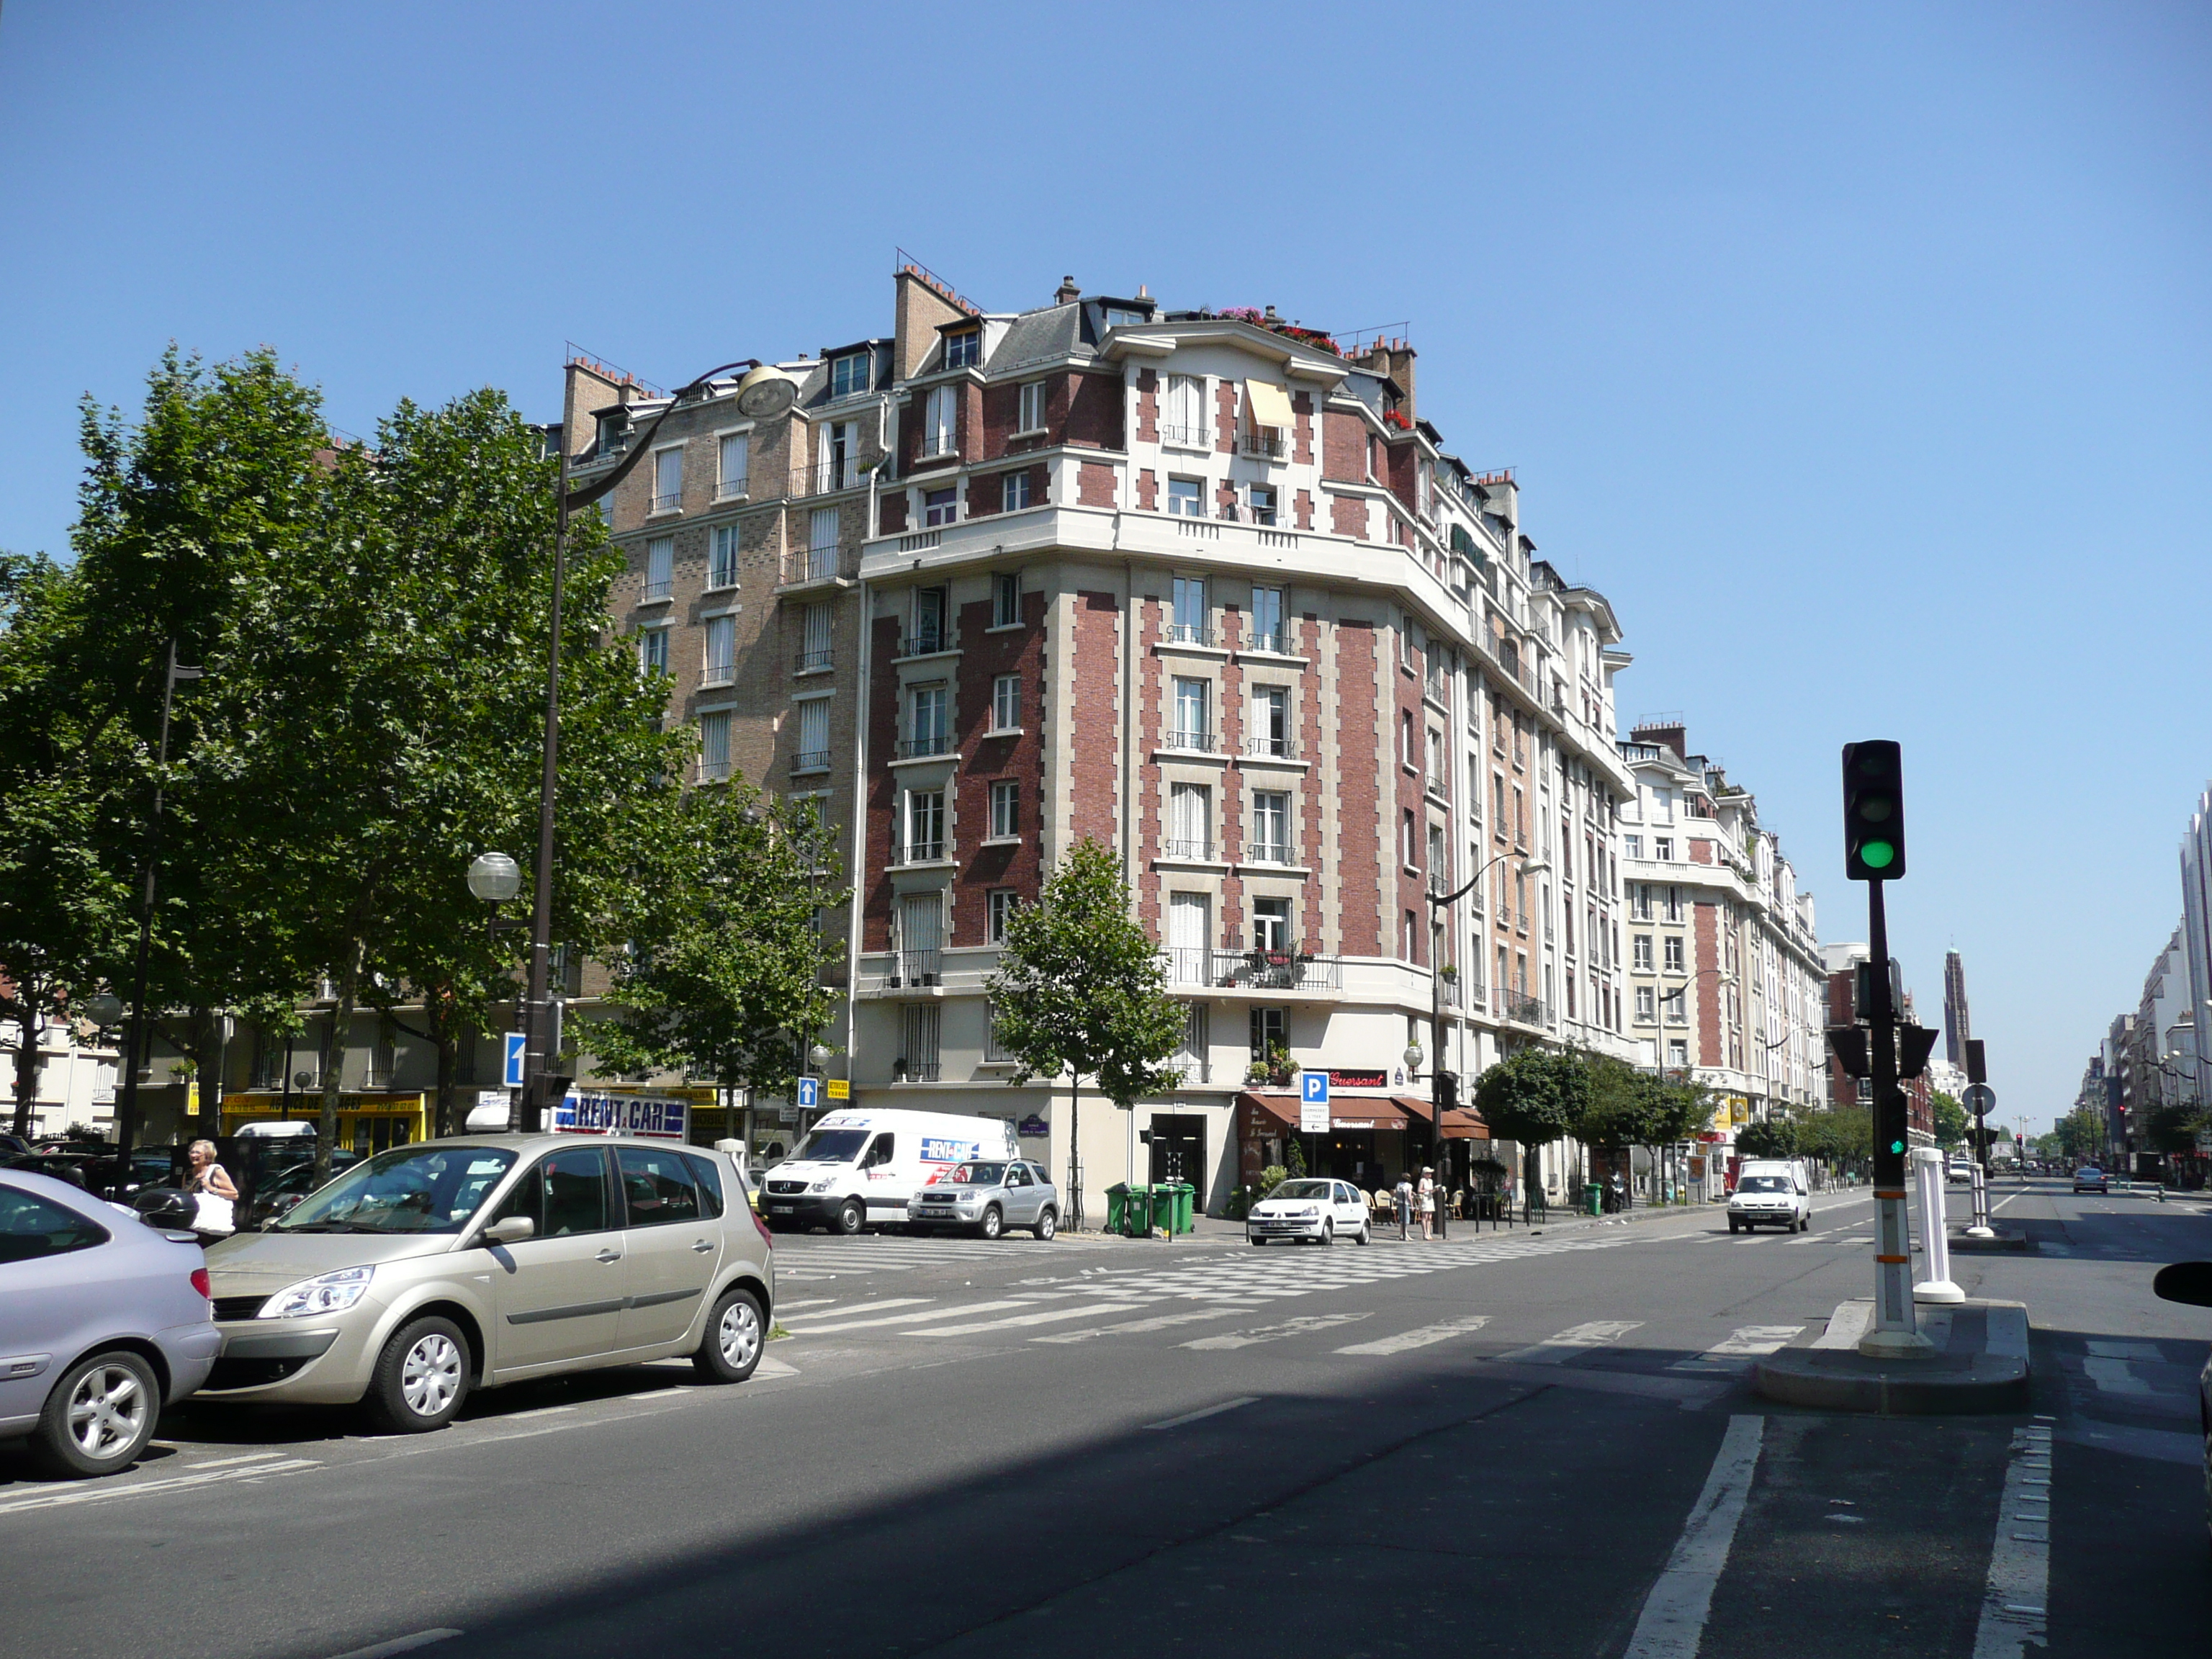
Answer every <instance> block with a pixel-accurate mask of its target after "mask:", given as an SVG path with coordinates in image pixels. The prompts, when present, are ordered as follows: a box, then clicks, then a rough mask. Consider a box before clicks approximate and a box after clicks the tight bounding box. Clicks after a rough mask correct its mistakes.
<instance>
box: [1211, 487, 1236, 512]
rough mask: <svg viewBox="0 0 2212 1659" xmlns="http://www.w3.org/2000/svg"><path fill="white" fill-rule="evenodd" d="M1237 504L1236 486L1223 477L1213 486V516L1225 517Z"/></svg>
mask: <svg viewBox="0 0 2212 1659" xmlns="http://www.w3.org/2000/svg"><path fill="white" fill-rule="evenodd" d="M1236 505H1237V486H1236V485H1235V484H1234V483H1231V481H1230V480H1229V479H1228V478H1226V477H1224V478H1222V479H1220V480H1219V481H1218V482H1217V483H1215V484H1214V486H1213V516H1214V517H1216V518H1217V519H1225V518H1228V517H1230V516H1231V509H1232V508H1234V507H1236Z"/></svg>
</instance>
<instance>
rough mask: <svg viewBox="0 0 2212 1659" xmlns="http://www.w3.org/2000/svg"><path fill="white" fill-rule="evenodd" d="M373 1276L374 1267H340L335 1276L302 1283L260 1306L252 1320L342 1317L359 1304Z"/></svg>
mask: <svg viewBox="0 0 2212 1659" xmlns="http://www.w3.org/2000/svg"><path fill="white" fill-rule="evenodd" d="M375 1272H376V1269H375V1268H374V1267H341V1268H339V1269H338V1271H337V1272H336V1273H322V1274H319V1275H318V1276H317V1277H315V1278H313V1279H301V1281H300V1282H299V1283H298V1284H296V1285H289V1286H288V1287H287V1288H285V1289H283V1290H281V1291H277V1292H276V1295H274V1296H272V1297H270V1298H269V1299H268V1300H267V1301H266V1302H264V1303H263V1304H261V1311H260V1312H259V1313H258V1314H256V1315H254V1317H255V1318H256V1319H307V1318H312V1317H313V1316H316V1315H318V1314H334V1313H342V1312H343V1311H344V1310H346V1309H348V1308H350V1307H351V1306H353V1304H355V1303H356V1302H358V1301H360V1300H361V1298H362V1292H364V1291H367V1290H368V1281H369V1279H370V1278H371V1277H372V1276H373V1275H374V1273H375Z"/></svg>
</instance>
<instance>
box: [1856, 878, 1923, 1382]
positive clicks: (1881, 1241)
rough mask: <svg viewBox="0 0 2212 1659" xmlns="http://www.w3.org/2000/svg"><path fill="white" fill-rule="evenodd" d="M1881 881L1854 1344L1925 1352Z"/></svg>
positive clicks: (1877, 883)
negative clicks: (1870, 1257) (1868, 1159)
mask: <svg viewBox="0 0 2212 1659" xmlns="http://www.w3.org/2000/svg"><path fill="white" fill-rule="evenodd" d="M1881 890H1882V883H1881V878H1879V877H1877V878H1875V879H1873V880H1870V881H1869V882H1868V883H1867V943H1868V945H1869V949H1870V950H1871V951H1872V953H1873V956H1874V971H1873V972H1872V973H1870V974H1869V975H1867V977H1868V979H1869V981H1871V982H1872V984H1873V987H1874V1006H1872V1007H1871V1008H1869V1010H1868V1011H1867V1012H1868V1016H1869V1018H1868V1024H1869V1026H1870V1027H1871V1028H1872V1029H1871V1030H1869V1033H1868V1038H1867V1053H1868V1059H1869V1061H1870V1062H1871V1070H1872V1073H1873V1078H1872V1080H1873V1083H1874V1114H1873V1115H1874V1124H1873V1128H1874V1207H1875V1246H1874V1248H1875V1257H1874V1261H1875V1268H1874V1326H1873V1328H1872V1329H1870V1330H1869V1331H1868V1332H1867V1334H1865V1335H1864V1336H1863V1337H1862V1338H1860V1339H1859V1352H1861V1353H1863V1354H1871V1355H1875V1356H1877V1357H1881V1356H1897V1355H1902V1354H1911V1353H1921V1352H1926V1351H1927V1350H1928V1348H1929V1346H1931V1345H1930V1344H1929V1340H1928V1339H1927V1338H1926V1337H1924V1336H1923V1335H1921V1334H1920V1333H1919V1331H1918V1329H1917V1328H1916V1326H1915V1322H1914V1320H1913V1310H1912V1238H1911V1231H1910V1230H1909V1228H1908V1226H1907V1224H1906V1220H1905V1148H1906V1143H1907V1141H1908V1139H1909V1137H1908V1135H1907V1133H1906V1123H1905V1091H1904V1090H1903V1089H1901V1088H1899V1086H1898V1082H1897V1005H1896V1004H1895V1002H1894V1001H1893V1000H1892V999H1891V996H1890V987H1889V918H1888V916H1887V914H1886V913H1885V912H1884V910H1883V908H1882V897H1881Z"/></svg>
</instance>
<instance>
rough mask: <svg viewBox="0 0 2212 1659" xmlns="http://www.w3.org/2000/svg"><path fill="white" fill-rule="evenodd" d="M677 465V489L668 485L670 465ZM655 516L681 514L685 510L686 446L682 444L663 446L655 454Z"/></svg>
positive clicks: (653, 507)
mask: <svg viewBox="0 0 2212 1659" xmlns="http://www.w3.org/2000/svg"><path fill="white" fill-rule="evenodd" d="M671 459H672V460H673V461H674V462H675V464H676V487H675V488H674V489H669V488H668V487H667V485H668V482H669V481H668V477H667V472H668V464H669V462H670V461H671ZM652 510H653V513H681V512H682V511H683V510H684V446H683V444H682V443H680V442H678V443H672V444H661V445H659V446H658V447H655V448H654V450H653V503H652Z"/></svg>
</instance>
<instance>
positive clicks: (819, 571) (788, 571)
mask: <svg viewBox="0 0 2212 1659" xmlns="http://www.w3.org/2000/svg"><path fill="white" fill-rule="evenodd" d="M859 575H860V549H859V548H858V547H848V546H843V545H837V546H831V547H806V548H797V549H794V550H792V551H791V552H789V553H787V554H785V555H784V556H783V580H784V583H785V585H786V586H789V585H791V584H792V583H793V582H826V581H830V580H837V579H841V578H842V580H846V581H851V580H854V579H855V578H856V577H858V576H859Z"/></svg>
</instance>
